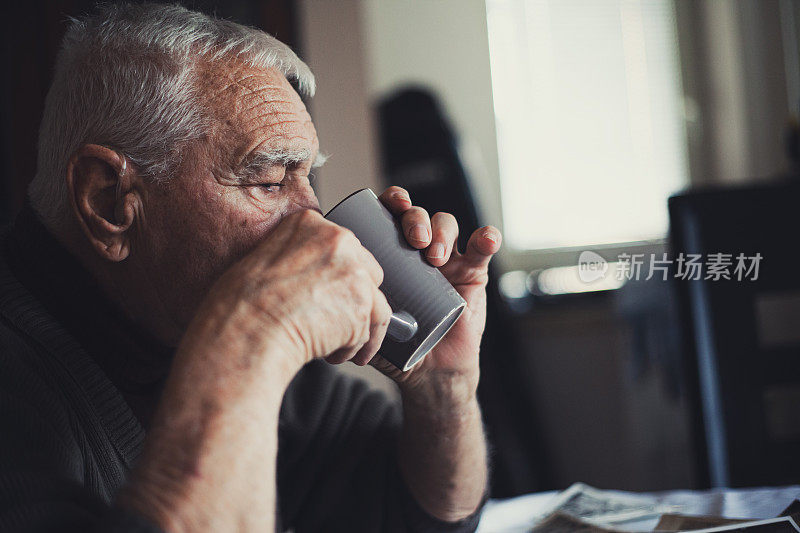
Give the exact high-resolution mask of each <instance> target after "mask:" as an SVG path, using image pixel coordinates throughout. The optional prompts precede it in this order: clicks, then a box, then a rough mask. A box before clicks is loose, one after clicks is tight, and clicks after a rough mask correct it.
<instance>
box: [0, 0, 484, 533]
mask: <svg viewBox="0 0 800 533" xmlns="http://www.w3.org/2000/svg"><path fill="white" fill-rule="evenodd" d="M292 83H293V84H294V85H292ZM295 87H296V89H297V90H295ZM313 92H314V79H313V77H312V75H311V73H310V72H309V70H308V68H307V67H306V65H305V64H303V63H302V62H301V61H300V60H299V59H298V58H297V57H296V56H295V55H294V54H293V53H292V52H291V51H290V50H289V48H288V47H286V46H285V45H283V44H282V43H280V42H278V41H276V40H275V39H273V38H272V37H270V36H268V35H266V34H264V33H261V32H258V31H256V30H253V29H250V28H245V27H242V26H239V25H237V24H234V23H231V22H227V21H221V20H215V19H212V18H209V17H206V16H204V15H201V14H199V13H193V12H190V11H187V10H185V9H183V8H180V7H176V6H159V5H139V6H134V5H116V6H105V7H102V8H100V9H98V10H97V11H96V12H95V13H94V14H93V15H91V16H89V17H87V18H85V19H84V20H82V21H73V22H72V24H71V27H70V28H69V30H68V32H67V35H66V37H65V39H64V43H63V46H62V50H61V52H60V54H59V56H58V60H57V65H56V71H55V78H54V81H53V85H52V87H51V89H50V92H49V94H48V96H47V102H46V107H45V110H44V118H43V121H42V126H41V133H40V144H39V161H38V171H37V174H36V177H35V179H34V180H33V182H32V184H31V186H30V191H29V193H30V194H29V197H30V205H29V206H26V208H25V209H24V210H23V211H22V213H21V214H20V215H19V216H18V218H17V219H16V221H15V223H14V227H13V228H12V229H11V230H7V231H5V232H4V233H3V235H2V261H1V262H0V530H2V531H27V530H40V529H41V530H53V531H89V530H92V529H99V530H103V531H172V532H182V531H214V532H223V531H233V530H237V531H239V530H247V531H268V530H273V529H276V528H277V529H284V528H292V529H294V530H295V531H298V532H300V531H316V530H324V531H338V530H343V531H379V530H390V531H440V530H441V531H466V530H472V529H474V528H475V527H476V524H477V517H478V514H479V510H480V508H481V504H482V502H483V501H484V499H485V494H486V485H487V464H486V444H485V441H484V436H483V431H482V426H481V417H480V411H479V407H478V403H477V401H476V387H477V382H478V346H479V341H480V338H481V335H482V331H483V327H484V318H485V292H484V286H485V283H486V278H487V265H488V263H489V260H490V258H491V257H492V255H493V254H494V253H495V252H496V251H497V249H498V248H499V241H500V235H499V232H498V231H497V230H496V229H494V228H491V227H486V228H481V229H479V230H478V231H477V232H476V233H475V234H474V235H472V236H471V238H470V240H469V244H468V245H467V248H466V250H465V251H464V253H463V254H461V253H459V252H458V251H457V250H456V249H455V241H456V235H457V232H458V227H457V225H456V222H455V220H454V218H453V217H452V216H451V215H448V214H442V213H437V214H436V215H433V216H432V217H430V218H429V216H428V214H427V213H426V212H425V211H424V210H423V209H420V208H419V207H413V206H412V204H411V200H410V198H409V197H408V195H407V193H406V192H405V191H403V190H402V189H400V188H397V187H392V188H390V189H388V190H387V191H386V192H385V193H383V195H382V196H381V200H382V201H383V202H384V204H385V205H386V206H387V207H388V208H389V209H390V210H392V211H393V212H394V213H395V214H396V215H397V216H398V217H399V218H400V219H401V220H402V224H403V228H404V230H405V232H406V235H407V238H408V242H409V243H410V244H411V245H413V246H414V247H416V248H418V249H420V250H421V251H422V253H423V254H424V255H425V257H426V258H427V259H428V261H430V263H431V264H433V265H435V266H437V267H440V268H441V271H442V272H443V273H444V274H445V275H446V276H447V277H448V279H449V280H450V281H451V282H452V283H453V284H454V285H455V287H456V288H457V289H458V291H459V292H460V293H461V294H462V295H463V296H464V298H465V299H466V301H467V303H468V308H467V310H466V311H465V313H464V314H463V316H462V318H461V320H460V321H459V322H458V323H457V324H456V326H455V327H454V328H453V329H452V330H451V332H450V333H449V334H448V335H447V337H446V338H445V339H444V340H443V341H442V342H441V343H440V344H439V345H438V346H437V347H436V348H435V349H434V350H433V351H432V352H431V353H430V354H429V355H428V356H427V358H426V359H425V360H424V361H423V362H422V363H421V364H419V365H418V366H416V367H414V368H413V369H412V370H411V371H409V372H407V373H405V374H404V373H401V372H399V371H397V370H396V369H394V367H392V366H391V365H389V364H388V363H387V362H386V361H383V360H382V359H381V358H380V356H379V355H376V352H377V350H378V347H379V346H380V344H381V341H382V339H383V336H384V334H385V331H386V326H387V323H388V318H389V315H390V312H391V310H390V308H389V306H388V304H387V302H386V299H385V298H384V296H383V295H382V293H381V292H380V291H379V290H378V287H379V285H380V284H381V280H382V275H383V274H382V271H381V268H380V266H379V265H378V264H377V262H376V261H375V259H374V258H373V257H372V256H371V255H370V254H369V252H367V251H366V250H365V249H364V248H363V247H362V246H361V245H360V244H359V242H358V240H357V239H356V238H355V237H354V236H353V235H352V233H350V232H348V231H347V230H345V229H343V228H341V227H339V226H337V225H335V224H333V223H331V222H329V221H326V220H325V219H324V218H322V216H321V215H320V213H319V206H318V203H317V200H316V198H315V196H314V192H313V190H312V189H311V186H310V184H309V174H310V172H311V170H312V168H313V167H314V166H315V165H318V164H319V163H320V162H321V161H320V160H321V158H320V156H319V154H318V141H317V136H316V133H315V130H314V125H313V124H312V121H311V119H310V117H309V115H308V113H307V112H306V109H305V106H304V104H303V101H302V100H301V94H304V95H307V96H310V95H311V94H312V93H313ZM345 361H353V362H354V363H356V364H358V365H366V364H368V363H369V364H372V365H374V366H375V367H376V368H378V369H379V370H381V371H383V372H384V373H386V374H388V375H389V376H390V377H392V378H393V379H395V380H396V382H397V383H398V385H399V389H400V391H401V396H402V409H400V408H399V407H400V406H394V405H392V404H391V403H390V402H389V401H388V400H387V399H386V398H385V397H383V396H382V395H379V394H377V393H376V392H374V391H371V390H369V389H367V388H366V387H365V386H364V384H363V383H361V382H359V381H355V380H352V379H351V378H347V377H345V376H343V375H342V374H340V373H339V372H338V371H337V370H336V368H335V367H334V366H332V365H331V364H330V363H343V362H345Z"/></svg>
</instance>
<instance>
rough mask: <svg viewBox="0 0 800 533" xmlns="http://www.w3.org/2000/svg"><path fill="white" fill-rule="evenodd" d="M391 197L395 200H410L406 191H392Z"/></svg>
mask: <svg viewBox="0 0 800 533" xmlns="http://www.w3.org/2000/svg"><path fill="white" fill-rule="evenodd" d="M392 198H394V199H395V200H405V201H406V202H410V201H411V198H409V197H408V195H407V194H406V193H404V192H400V191H397V192H393V193H392Z"/></svg>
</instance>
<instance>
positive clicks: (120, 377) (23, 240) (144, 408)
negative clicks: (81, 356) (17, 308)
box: [8, 203, 173, 422]
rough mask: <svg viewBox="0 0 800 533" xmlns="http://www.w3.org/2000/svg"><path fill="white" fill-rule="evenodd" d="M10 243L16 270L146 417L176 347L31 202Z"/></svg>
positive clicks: (140, 414) (15, 222) (16, 220)
mask: <svg viewBox="0 0 800 533" xmlns="http://www.w3.org/2000/svg"><path fill="white" fill-rule="evenodd" d="M8 244H9V252H10V253H9V254H8V255H9V263H10V266H11V268H12V270H13V271H14V274H15V276H16V277H17V278H18V279H19V280H20V281H21V282H22V284H23V285H24V286H25V287H26V288H27V289H28V290H29V291H30V292H31V293H32V294H33V295H34V296H35V297H36V298H37V299H38V300H39V301H40V302H41V303H42V305H43V306H44V307H45V308H46V309H47V311H48V312H50V314H52V315H53V316H54V317H55V318H56V320H58V321H59V322H60V323H61V324H62V325H63V326H64V327H65V329H67V330H68V331H69V333H70V334H72V335H73V336H74V337H75V339H76V340H77V341H78V343H79V344H80V345H81V346H82V347H83V348H84V349H85V350H86V351H87V353H88V354H89V355H90V357H91V358H92V359H94V360H95V362H96V363H97V364H98V365H99V366H100V367H101V368H102V369H103V371H104V372H105V373H106V375H107V376H108V377H109V379H110V380H111V381H112V383H113V384H114V385H115V386H116V387H117V388H118V389H119V390H120V391H121V392H122V394H123V396H124V397H125V399H126V400H127V401H128V403H129V404H130V405H131V408H132V409H133V411H134V413H135V414H136V415H137V417H138V418H139V420H140V421H142V422H144V421H145V419H147V418H149V410H150V408H151V407H152V404H153V403H154V402H153V401H152V397H153V395H157V394H159V392H160V389H161V387H162V386H163V383H164V381H165V378H166V375H167V373H168V370H169V364H170V362H171V359H172V355H173V349H172V348H170V347H167V346H164V345H163V344H160V343H159V342H157V341H156V340H155V339H153V338H152V337H151V336H150V335H149V334H148V333H147V332H146V331H144V330H143V329H142V328H141V327H140V326H138V325H137V324H136V323H134V322H133V321H131V320H130V319H128V317H126V316H125V315H124V314H123V313H122V311H121V310H120V309H118V308H117V307H116V306H115V305H114V304H113V303H112V302H111V301H109V300H108V298H107V297H106V296H105V295H104V294H103V293H102V291H101V290H100V288H99V287H98V284H97V283H96V282H95V280H94V279H93V278H92V276H91V275H90V274H89V273H88V272H87V271H86V270H85V269H84V268H83V266H82V265H81V264H80V262H79V261H78V260H77V258H75V257H73V256H72V255H71V254H70V253H69V252H68V251H67V250H66V249H65V248H64V247H63V246H62V245H61V243H59V242H58V241H57V240H56V238H55V237H53V236H52V235H51V234H50V233H49V231H48V230H47V229H46V228H45V227H44V225H43V224H42V223H41V222H40V220H39V219H38V217H37V215H36V213H35V212H34V211H33V209H32V208H31V207H30V205H29V204H27V203H26V204H25V206H24V207H23V209H22V210H21V211H20V213H19V215H18V216H17V218H16V219H15V221H14V227H13V230H12V232H11V235H10V239H9V242H8Z"/></svg>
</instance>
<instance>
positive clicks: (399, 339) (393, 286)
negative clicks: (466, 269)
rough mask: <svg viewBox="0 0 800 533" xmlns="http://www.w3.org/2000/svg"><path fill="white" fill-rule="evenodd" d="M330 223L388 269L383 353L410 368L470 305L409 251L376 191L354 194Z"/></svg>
mask: <svg viewBox="0 0 800 533" xmlns="http://www.w3.org/2000/svg"><path fill="white" fill-rule="evenodd" d="M325 218H327V219H328V220H330V221H332V222H335V223H336V224H339V225H340V226H343V227H345V228H347V229H349V230H350V231H352V232H353V233H354V234H355V235H356V237H358V240H359V241H361V244H362V245H363V246H364V248H366V249H367V250H369V251H370V252H371V253H372V255H373V256H375V259H377V261H378V263H379V264H380V265H381V268H383V283H382V284H381V286H380V290H381V292H383V294H384V295H385V296H386V300H387V301H388V302H389V305H390V306H391V307H392V311H393V314H392V319H391V322H390V323H389V328H388V330H387V332H386V337H385V339H384V341H383V344H382V345H381V347H380V350H379V351H378V353H379V354H380V355H381V356H382V357H383V358H384V359H386V360H388V361H390V362H391V363H392V364H393V365H395V366H396V367H397V368H399V369H401V370H403V371H406V370H408V369H410V368H411V367H412V366H414V365H415V364H417V363H419V362H420V361H422V359H423V358H424V357H425V355H426V354H427V353H428V352H429V351H431V348H433V347H434V346H436V343H437V342H439V341H440V340H441V339H442V337H444V335H445V334H446V333H447V332H448V331H449V330H450V328H451V327H452V326H453V324H455V323H456V321H457V320H458V317H460V316H461V313H462V312H463V311H464V308H465V307H466V305H467V303H466V302H465V301H464V298H462V297H461V295H460V294H458V292H457V291H456V290H455V289H454V288H453V286H452V285H451V284H450V282H449V281H447V279H446V278H445V277H444V276H443V275H442V273H441V272H439V269H437V268H436V267H434V266H432V265H431V264H429V263H427V262H426V261H425V259H424V258H423V257H422V253H420V251H419V250H415V249H414V248H412V247H411V246H409V244H408V243H407V242H406V238H405V236H404V235H403V229H402V227H401V226H400V222H399V220H395V219H394V217H393V216H392V214H391V213H390V212H389V210H388V209H386V208H385V207H384V206H383V204H382V203H381V201H380V200H378V197H377V196H375V193H373V192H372V191H371V190H370V189H361V190H360V191H356V192H354V193H353V194H351V195H350V196H348V197H347V198H345V199H344V200H342V201H341V202H339V203H338V204H336V206H335V207H334V208H333V209H331V210H330V211H328V214H327V215H325Z"/></svg>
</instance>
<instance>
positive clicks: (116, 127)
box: [28, 4, 315, 231]
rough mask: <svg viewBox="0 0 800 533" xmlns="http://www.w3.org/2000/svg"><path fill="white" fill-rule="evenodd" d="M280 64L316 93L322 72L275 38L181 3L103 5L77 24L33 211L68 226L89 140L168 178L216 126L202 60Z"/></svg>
mask: <svg viewBox="0 0 800 533" xmlns="http://www.w3.org/2000/svg"><path fill="white" fill-rule="evenodd" d="M232 59H238V60H240V61H243V62H244V63H245V64H248V65H250V66H253V67H256V68H275V69H277V70H279V71H280V72H281V73H283V75H284V76H286V78H287V79H288V80H289V81H294V82H296V86H297V87H298V89H299V92H300V93H301V94H302V95H304V96H313V94H314V90H315V82H314V76H313V75H312V74H311V71H310V70H309V68H308V66H306V64H305V63H303V62H302V61H301V60H300V59H299V58H298V57H297V55H295V53H294V52H292V50H291V49H290V48H289V47H288V46H286V45H285V44H283V43H282V42H280V41H278V40H277V39H275V38H274V37H272V36H271V35H268V34H266V33H264V32H262V31H260V30H257V29H254V28H250V27H246V26H242V25H240V24H236V23H234V22H230V21H226V20H220V19H216V18H212V17H209V16H206V15H204V14H202V13H197V12H194V11H189V10H187V9H185V8H183V7H180V6H177V5H161V4H138V5H134V4H113V5H99V6H98V8H97V10H96V11H95V13H94V14H92V15H89V16H87V17H85V18H83V19H80V20H76V19H72V20H71V23H70V26H69V28H68V30H67V32H66V35H65V36H64V40H63V42H62V46H61V50H60V51H59V54H58V57H57V60H56V66H55V73H54V77H53V83H52V85H51V87H50V90H49V92H48V93H47V99H46V100H45V107H44V112H43V116H42V124H41V127H40V130H39V154H38V161H37V170H36V176H35V177H34V179H33V181H32V182H31V184H30V187H29V188H28V196H29V198H30V201H31V205H32V207H33V208H34V210H35V211H36V212H37V213H38V214H39V216H40V217H41V218H42V221H43V222H44V223H45V225H46V226H48V227H49V228H50V229H51V230H54V231H55V230H57V228H58V227H59V226H60V225H61V224H62V223H63V222H64V221H66V220H67V216H68V213H69V209H70V207H69V200H68V191H67V187H66V181H65V178H64V176H65V172H66V168H67V163H68V161H69V159H70V157H72V155H73V154H74V153H75V151H76V150H77V149H78V148H79V147H80V146H81V145H83V144H86V143H95V144H101V145H105V146H108V147H111V148H114V149H117V150H119V151H120V152H122V153H123V154H125V156H127V157H128V158H129V159H130V160H131V161H132V162H133V163H135V164H136V165H137V166H138V167H139V168H140V170H141V171H142V172H143V173H144V175H145V176H146V177H147V178H150V179H153V180H165V179H167V178H168V177H169V176H170V174H171V173H172V172H174V171H175V169H176V168H177V166H178V165H179V164H180V148H181V147H184V146H186V144H187V143H189V142H191V141H193V140H195V139H198V138H200V137H201V136H202V135H203V133H204V132H205V131H206V129H207V127H208V125H209V122H208V121H209V115H208V112H207V111H206V106H204V105H203V102H201V101H200V98H201V96H202V95H200V94H198V90H197V84H196V74H197V70H198V67H199V65H200V63H201V61H204V62H206V63H207V62H216V61H230V60H232Z"/></svg>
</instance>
